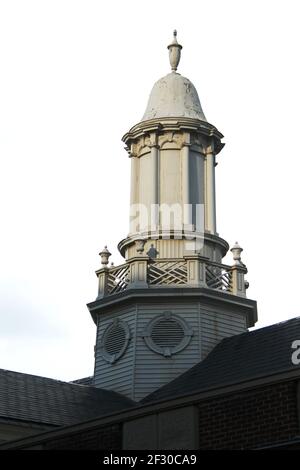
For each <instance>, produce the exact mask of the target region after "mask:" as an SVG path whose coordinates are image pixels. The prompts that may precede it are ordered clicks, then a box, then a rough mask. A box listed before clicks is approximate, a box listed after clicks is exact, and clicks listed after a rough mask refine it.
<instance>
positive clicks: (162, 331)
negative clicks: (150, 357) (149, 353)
mask: <svg viewBox="0 0 300 470" xmlns="http://www.w3.org/2000/svg"><path fill="white" fill-rule="evenodd" d="M183 338H184V329H183V328H182V326H181V325H180V323H178V322H177V321H176V320H172V319H171V320H165V319H161V320H159V321H158V322H156V323H155V324H154V325H153V327H152V331H151V339H152V341H153V342H154V343H155V344H156V345H157V346H160V347H161V348H175V347H176V346H178V345H179V344H180V343H181V341H182V340H183Z"/></svg>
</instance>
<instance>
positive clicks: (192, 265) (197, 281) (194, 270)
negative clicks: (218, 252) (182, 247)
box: [184, 255, 208, 287]
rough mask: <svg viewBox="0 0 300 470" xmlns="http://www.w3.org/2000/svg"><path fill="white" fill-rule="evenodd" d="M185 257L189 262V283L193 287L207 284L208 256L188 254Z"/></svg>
mask: <svg viewBox="0 0 300 470" xmlns="http://www.w3.org/2000/svg"><path fill="white" fill-rule="evenodd" d="M184 259H185V260H186V263H187V283H188V285H190V286H192V287H207V286H206V269H205V265H206V261H207V260H208V258H206V257H204V256H199V255H186V256H184Z"/></svg>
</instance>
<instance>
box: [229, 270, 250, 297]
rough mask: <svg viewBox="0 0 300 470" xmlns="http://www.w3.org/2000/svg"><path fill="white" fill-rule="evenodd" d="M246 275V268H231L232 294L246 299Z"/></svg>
mask: <svg viewBox="0 0 300 470" xmlns="http://www.w3.org/2000/svg"><path fill="white" fill-rule="evenodd" d="M245 274H247V268H246V266H236V265H235V266H232V268H231V293H232V294H234V295H239V296H240V297H246V284H245Z"/></svg>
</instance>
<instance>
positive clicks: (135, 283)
mask: <svg viewBox="0 0 300 470" xmlns="http://www.w3.org/2000/svg"><path fill="white" fill-rule="evenodd" d="M148 261H149V257H148V256H137V257H135V258H131V259H130V260H129V261H128V262H129V266H130V267H129V284H128V289H141V288H145V287H148V283H147V268H148Z"/></svg>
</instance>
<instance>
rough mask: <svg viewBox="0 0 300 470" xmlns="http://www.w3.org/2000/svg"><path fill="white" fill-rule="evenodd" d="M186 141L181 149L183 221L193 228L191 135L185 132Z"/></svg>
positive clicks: (186, 225)
mask: <svg viewBox="0 0 300 470" xmlns="http://www.w3.org/2000/svg"><path fill="white" fill-rule="evenodd" d="M184 137H185V142H184V143H183V146H182V149H181V187H182V209H183V216H184V220H183V223H184V225H185V227H186V229H187V230H189V229H191V227H188V226H191V224H192V211H191V210H190V207H189V204H190V168H189V167H190V165H189V154H190V135H189V134H185V136H184Z"/></svg>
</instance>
